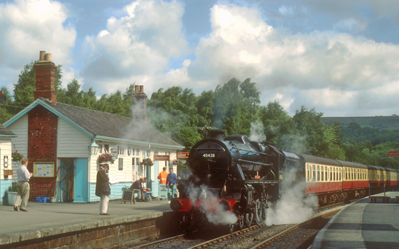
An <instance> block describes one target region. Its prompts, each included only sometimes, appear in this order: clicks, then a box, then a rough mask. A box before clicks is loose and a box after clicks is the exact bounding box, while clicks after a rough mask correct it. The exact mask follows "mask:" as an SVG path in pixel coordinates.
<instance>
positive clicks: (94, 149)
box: [89, 140, 98, 156]
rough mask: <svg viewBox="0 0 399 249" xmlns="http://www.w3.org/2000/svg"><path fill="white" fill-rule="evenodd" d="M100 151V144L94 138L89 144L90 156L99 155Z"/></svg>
mask: <svg viewBox="0 0 399 249" xmlns="http://www.w3.org/2000/svg"><path fill="white" fill-rule="evenodd" d="M97 152H98V144H96V142H95V141H94V140H93V142H92V143H91V144H90V145H89V154H90V156H95V155H97Z"/></svg>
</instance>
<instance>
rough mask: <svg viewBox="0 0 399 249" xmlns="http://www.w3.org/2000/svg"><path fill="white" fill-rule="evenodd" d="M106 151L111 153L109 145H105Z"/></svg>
mask: <svg viewBox="0 0 399 249" xmlns="http://www.w3.org/2000/svg"><path fill="white" fill-rule="evenodd" d="M104 151H105V152H108V153H109V145H108V144H104Z"/></svg>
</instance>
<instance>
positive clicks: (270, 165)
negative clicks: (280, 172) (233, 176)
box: [238, 159, 273, 167]
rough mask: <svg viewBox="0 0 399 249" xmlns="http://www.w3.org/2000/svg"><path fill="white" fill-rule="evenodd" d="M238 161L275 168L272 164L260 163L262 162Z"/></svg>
mask: <svg viewBox="0 0 399 249" xmlns="http://www.w3.org/2000/svg"><path fill="white" fill-rule="evenodd" d="M238 161H239V162H240V163H249V164H258V165H262V166H269V167H272V166H273V164H271V163H260V162H254V161H248V160H244V159H238Z"/></svg>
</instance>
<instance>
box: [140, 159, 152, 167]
mask: <svg viewBox="0 0 399 249" xmlns="http://www.w3.org/2000/svg"><path fill="white" fill-rule="evenodd" d="M140 165H144V166H152V165H154V164H153V163H152V161H151V159H149V158H146V159H143V161H142V162H141V163H140Z"/></svg>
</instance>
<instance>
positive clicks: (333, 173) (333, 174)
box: [331, 167, 335, 181]
mask: <svg viewBox="0 0 399 249" xmlns="http://www.w3.org/2000/svg"><path fill="white" fill-rule="evenodd" d="M331 180H332V181H335V168H334V167H333V168H332V178H331Z"/></svg>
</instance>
